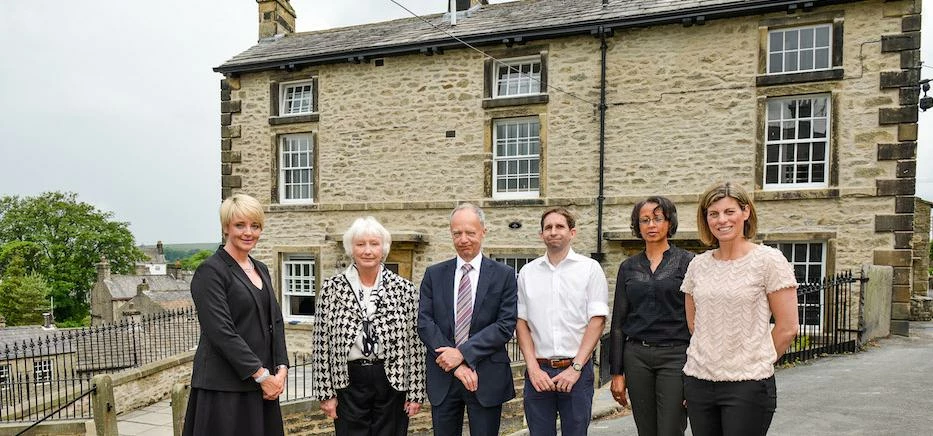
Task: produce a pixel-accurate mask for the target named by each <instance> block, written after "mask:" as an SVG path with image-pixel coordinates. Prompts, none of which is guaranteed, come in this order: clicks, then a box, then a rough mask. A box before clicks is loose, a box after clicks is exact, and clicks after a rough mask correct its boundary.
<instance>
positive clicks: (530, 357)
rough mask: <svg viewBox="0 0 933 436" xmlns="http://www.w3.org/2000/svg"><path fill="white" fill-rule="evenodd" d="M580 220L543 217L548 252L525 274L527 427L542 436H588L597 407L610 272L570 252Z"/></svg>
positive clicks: (522, 324) (521, 281) (521, 307)
mask: <svg viewBox="0 0 933 436" xmlns="http://www.w3.org/2000/svg"><path fill="white" fill-rule="evenodd" d="M575 225H576V220H575V219H574V216H573V214H572V213H571V212H570V211H569V210H567V209H566V208H563V207H554V208H550V209H548V210H546V211H545V212H544V214H543V215H541V233H540V235H541V239H542V240H543V241H544V245H545V247H546V248H547V252H546V253H545V255H544V256H541V257H539V258H537V259H535V260H533V261H531V262H530V263H528V264H527V265H525V266H524V267H523V268H522V269H521V272H520V273H519V275H518V322H517V325H516V327H515V333H516V336H517V337H518V344H519V347H520V348H521V350H522V354H523V355H524V356H525V362H526V364H527V371H526V373H525V391H524V392H525V394H524V397H525V398H524V406H525V420H526V421H527V422H528V430H529V432H530V433H531V434H532V435H534V436H550V435H556V434H557V422H556V421H555V419H554V417H555V416H559V417H560V424H561V434H563V435H564V436H567V435H585V434H586V433H587V427H589V423H590V416H591V412H592V408H593V387H594V374H593V363H592V361H591V359H590V357H591V356H592V354H593V349H594V348H596V342H597V341H598V340H599V336H600V335H601V334H602V331H603V326H604V325H605V323H606V316H607V315H608V314H609V287H608V285H607V284H606V276H605V273H604V272H603V269H602V267H601V266H600V265H599V263H598V262H596V261H595V260H593V259H591V258H589V257H585V256H582V255H579V254H577V253H575V252H574V251H573V249H572V248H571V247H570V244H571V242H572V241H573V238H574V236H576V234H577V230H576V228H575Z"/></svg>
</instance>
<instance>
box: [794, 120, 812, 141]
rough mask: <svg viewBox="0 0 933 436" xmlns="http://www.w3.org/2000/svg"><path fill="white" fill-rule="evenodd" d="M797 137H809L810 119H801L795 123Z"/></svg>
mask: <svg viewBox="0 0 933 436" xmlns="http://www.w3.org/2000/svg"><path fill="white" fill-rule="evenodd" d="M797 137H798V138H809V137H810V121H801V122H800V124H799V125H797Z"/></svg>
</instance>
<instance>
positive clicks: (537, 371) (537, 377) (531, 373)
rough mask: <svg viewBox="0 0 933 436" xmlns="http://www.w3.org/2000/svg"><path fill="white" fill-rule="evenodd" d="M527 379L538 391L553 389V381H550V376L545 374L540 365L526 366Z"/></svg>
mask: <svg viewBox="0 0 933 436" xmlns="http://www.w3.org/2000/svg"><path fill="white" fill-rule="evenodd" d="M528 380H529V381H531V386H533V387H534V388H535V390H536V391H538V392H550V391H553V390H554V383H553V382H551V376H549V375H547V373H546V372H544V370H543V369H541V368H540V367H538V368H532V367H530V366H529V367H528Z"/></svg>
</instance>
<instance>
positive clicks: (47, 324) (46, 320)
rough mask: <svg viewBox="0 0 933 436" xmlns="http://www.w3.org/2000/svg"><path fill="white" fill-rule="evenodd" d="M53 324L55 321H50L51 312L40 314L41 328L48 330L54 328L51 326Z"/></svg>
mask: <svg viewBox="0 0 933 436" xmlns="http://www.w3.org/2000/svg"><path fill="white" fill-rule="evenodd" d="M54 322H55V320H54V319H52V312H42V328H44V329H46V330H48V329H50V328H52V327H55V325H53V323H54Z"/></svg>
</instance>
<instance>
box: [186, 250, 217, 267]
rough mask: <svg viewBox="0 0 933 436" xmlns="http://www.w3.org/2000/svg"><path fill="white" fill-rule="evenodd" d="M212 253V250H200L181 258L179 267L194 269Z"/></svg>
mask: <svg viewBox="0 0 933 436" xmlns="http://www.w3.org/2000/svg"><path fill="white" fill-rule="evenodd" d="M212 254H214V252H213V251H211V250H200V251H198V252H197V253H194V254H192V255H191V256H189V257H186V258H184V259H181V261H180V262H181V267H182V268H184V269H186V270H188V271H194V270H196V269H198V265H200V264H201V262H204V259H207V258H208V257H211V255H212Z"/></svg>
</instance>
